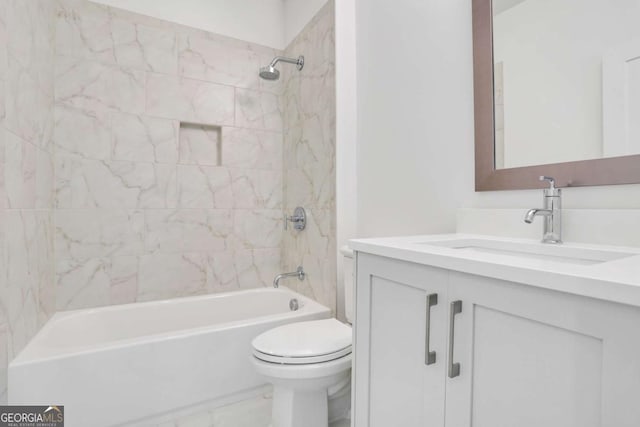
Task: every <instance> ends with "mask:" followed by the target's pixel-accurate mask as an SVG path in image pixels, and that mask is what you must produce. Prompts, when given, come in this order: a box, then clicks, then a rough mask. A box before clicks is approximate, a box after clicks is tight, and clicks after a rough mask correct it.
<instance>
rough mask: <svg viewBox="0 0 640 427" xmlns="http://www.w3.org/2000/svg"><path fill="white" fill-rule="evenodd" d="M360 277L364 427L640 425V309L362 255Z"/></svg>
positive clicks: (357, 384)
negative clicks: (433, 298)
mask: <svg viewBox="0 0 640 427" xmlns="http://www.w3.org/2000/svg"><path fill="white" fill-rule="evenodd" d="M357 282H358V283H357V287H356V324H355V365H354V389H355V395H354V407H353V418H354V422H355V427H368V426H371V427H393V426H402V427H439V426H447V427H471V426H473V427H542V426H544V427H596V426H598V427H631V426H639V425H640V309H639V308H637V307H632V306H627V305H623V304H617V303H612V302H606V301H601V300H597V299H592V298H587V297H582V296H578V295H571V294H568V293H563V292H557V291H552V290H547V289H541V288H536V287H533V286H529V285H523V284H518V283H512V282H506V281H501V280H497V279H493V278H487V277H481V276H476V275H470V274H464V273H460V272H456V271H449V270H446V269H441V268H433V267H430V266H426V265H420V264H415V263H410V262H406V261H401V260H395V259H391V258H385V257H380V256H376V255H370V254H367V253H362V252H358V255H357ZM433 294H437V304H435V305H431V306H430V307H429V304H428V298H427V296H428V295H433ZM428 307H429V309H428ZM456 309H460V311H459V313H458V312H457V311H458V310H456ZM427 328H429V329H427ZM427 336H428V337H429V339H428V341H429V342H428V347H429V348H428V350H430V351H434V352H435V354H436V357H435V363H432V364H427V363H426V362H427ZM451 337H452V338H453V339H452V340H451ZM455 363H459V374H458V373H457V372H456V371H455V368H453V369H450V365H453V364H455ZM453 366H455V365H453ZM456 374H457V375H456Z"/></svg>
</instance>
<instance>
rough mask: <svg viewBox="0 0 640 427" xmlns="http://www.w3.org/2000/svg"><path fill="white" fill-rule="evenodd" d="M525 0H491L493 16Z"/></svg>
mask: <svg viewBox="0 0 640 427" xmlns="http://www.w3.org/2000/svg"><path fill="white" fill-rule="evenodd" d="M524 1H525V0H493V16H495V15H498V14H500V13H502V12H504V11H505V10H507V9H511V8H512V7H514V6H517V5H518V4H520V3H522V2H524Z"/></svg>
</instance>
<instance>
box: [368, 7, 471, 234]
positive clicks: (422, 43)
mask: <svg viewBox="0 0 640 427" xmlns="http://www.w3.org/2000/svg"><path fill="white" fill-rule="evenodd" d="M470 4H471V2H470V0H446V1H439V0H427V1H416V0H397V1H393V2H390V1H388V0H358V1H357V47H358V52H357V69H358V73H357V78H358V229H359V234H360V235H361V236H374V235H376V236H380V235H393V234H412V233H431V232H442V231H453V230H454V229H455V211H456V208H457V207H458V206H459V205H460V204H461V201H462V198H463V197H464V195H465V192H466V191H467V189H471V188H472V187H471V185H472V175H473V166H472V151H473V128H472V126H471V125H472V120H473V110H472V105H471V94H472V80H471V74H470V67H471V51H470V42H471V15H470V9H469V7H468V6H470Z"/></svg>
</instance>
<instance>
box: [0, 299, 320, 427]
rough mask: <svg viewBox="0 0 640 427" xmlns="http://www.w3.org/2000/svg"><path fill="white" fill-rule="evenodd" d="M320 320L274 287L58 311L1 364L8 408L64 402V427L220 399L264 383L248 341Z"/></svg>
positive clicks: (140, 418)
mask: <svg viewBox="0 0 640 427" xmlns="http://www.w3.org/2000/svg"><path fill="white" fill-rule="evenodd" d="M293 298H295V299H297V300H298V301H299V309H298V310H297V311H291V310H290V308H289V301H290V300H291V299H293ZM330 315H331V313H330V310H329V309H328V308H326V307H324V306H322V305H320V304H318V303H316V302H314V301H313V300H311V299H309V298H307V297H304V296H302V295H299V294H297V293H295V292H293V291H291V290H289V289H287V288H283V287H280V288H279V289H255V290H247V291H239V292H229V293H224V294H214V295H207V296H198V297H189V298H180V299H172V300H167V301H156V302H148V303H136V304H126V305H120V306H110V307H104V308H96V309H88V310H74V311H66V312H59V313H56V314H55V315H54V316H53V317H52V318H51V320H49V322H47V324H46V325H45V326H44V327H43V328H42V329H41V330H40V332H39V333H38V334H37V335H36V336H35V337H34V338H33V339H32V340H31V341H30V342H29V344H28V345H27V346H26V347H25V349H24V350H23V351H22V352H21V353H20V354H19V355H18V356H17V357H16V358H15V359H14V360H13V361H12V362H11V364H10V365H9V372H8V374H9V402H10V404H43V405H48V404H58V405H65V416H66V425H67V427H76V426H80V427H86V426H92V427H99V426H112V425H129V424H133V425H136V424H142V425H144V424H146V422H145V420H151V419H158V417H160V418H161V417H162V415H163V414H165V415H166V414H171V413H177V412H184V411H185V410H188V408H197V407H201V406H202V405H208V406H211V405H215V403H216V402H224V403H230V402H232V401H233V400H234V399H235V400H239V399H241V398H243V397H246V396H248V395H250V394H251V392H252V390H259V389H263V387H264V386H265V384H264V381H263V380H262V379H261V378H260V377H258V375H257V374H256V373H255V372H254V369H253V367H252V365H251V354H252V353H251V341H252V339H253V338H254V337H255V336H257V335H258V334H260V333H262V332H264V331H266V330H268V329H270V328H273V327H275V326H278V325H282V324H285V323H291V322H299V321H304V320H314V319H324V318H328V317H330Z"/></svg>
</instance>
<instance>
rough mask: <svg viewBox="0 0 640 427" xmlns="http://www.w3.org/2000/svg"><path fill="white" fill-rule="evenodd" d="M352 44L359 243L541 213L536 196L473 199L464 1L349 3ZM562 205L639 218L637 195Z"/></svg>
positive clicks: (606, 192) (577, 198) (572, 198)
mask: <svg viewBox="0 0 640 427" xmlns="http://www.w3.org/2000/svg"><path fill="white" fill-rule="evenodd" d="M381 28H384V31H380V29H381ZM357 37H358V40H357V43H358V57H357V61H358V189H359V194H358V223H359V224H358V225H359V234H360V235H361V236H382V235H391V234H407V233H432V232H449V231H453V230H454V229H455V213H456V209H457V208H458V207H484V208H523V209H524V208H529V207H536V206H538V205H539V204H540V203H541V195H540V191H538V190H530V191H506V192H485V193H474V190H473V188H474V182H473V171H474V163H473V85H472V78H473V65H472V36H471V1H469V0H446V1H445V0H425V1H420V2H418V1H416V0H398V1H395V2H388V1H386V0H357ZM563 202H564V206H565V207H566V208H574V209H582V208H594V209H609V208H622V209H625V208H640V185H627V186H605V187H588V188H569V189H565V190H564V200H563ZM638 222H639V223H640V220H639V221H638Z"/></svg>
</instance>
